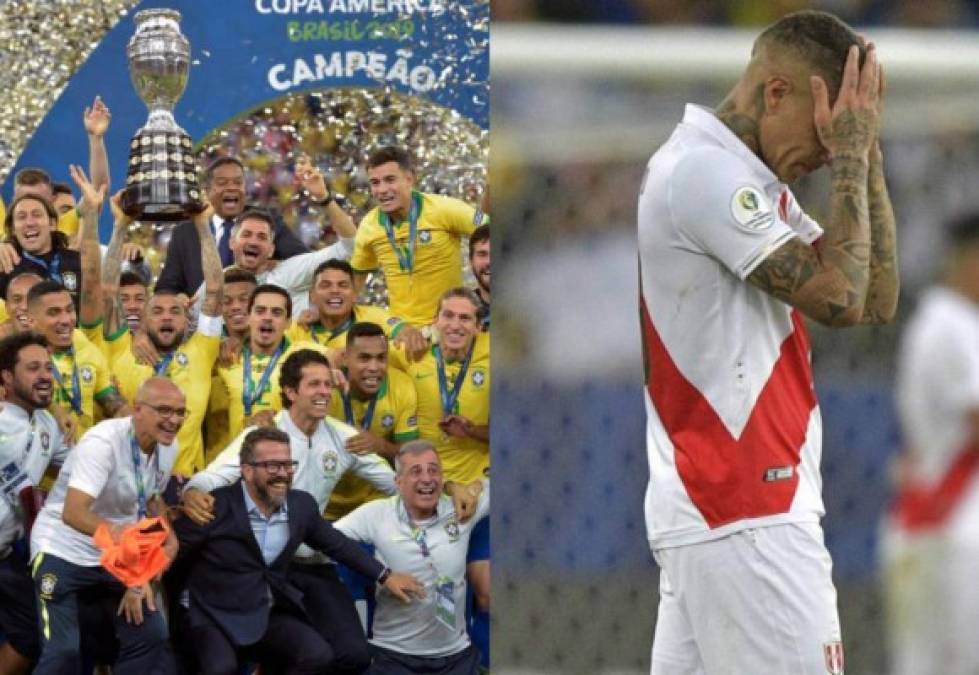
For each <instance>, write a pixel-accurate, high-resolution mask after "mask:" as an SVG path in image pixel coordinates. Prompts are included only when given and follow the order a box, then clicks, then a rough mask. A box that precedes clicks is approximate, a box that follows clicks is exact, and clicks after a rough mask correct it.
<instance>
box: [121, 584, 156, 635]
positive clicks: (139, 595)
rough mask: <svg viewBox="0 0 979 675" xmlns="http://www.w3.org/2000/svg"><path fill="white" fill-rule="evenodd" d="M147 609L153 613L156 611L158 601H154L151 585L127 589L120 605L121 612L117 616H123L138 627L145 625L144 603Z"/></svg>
mask: <svg viewBox="0 0 979 675" xmlns="http://www.w3.org/2000/svg"><path fill="white" fill-rule="evenodd" d="M144 602H145V603H146V609H148V610H149V611H151V612H155V611H156V601H155V600H154V599H153V589H152V588H151V587H150V585H149V584H143V585H142V586H136V587H134V588H127V589H126V592H125V593H123V594H122V601H121V602H120V603H119V610H118V611H117V612H116V614H123V615H125V617H126V621H127V622H128V623H131V624H135V625H137V626H139V625H142V623H143V603H144Z"/></svg>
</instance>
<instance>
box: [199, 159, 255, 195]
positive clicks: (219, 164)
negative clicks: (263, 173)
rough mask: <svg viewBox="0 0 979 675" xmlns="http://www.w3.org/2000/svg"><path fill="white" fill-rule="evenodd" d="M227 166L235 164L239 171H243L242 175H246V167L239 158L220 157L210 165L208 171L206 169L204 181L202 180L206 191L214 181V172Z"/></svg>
mask: <svg viewBox="0 0 979 675" xmlns="http://www.w3.org/2000/svg"><path fill="white" fill-rule="evenodd" d="M226 164H234V165H235V166H237V167H238V168H239V169H241V173H242V174H244V173H245V165H244V164H242V162H241V160H240V159H238V158H237V157H233V156H231V155H225V156H224V157H218V158H217V159H215V160H214V161H212V162H211V163H210V164H208V165H207V168H206V169H204V180H202V181H201V183H202V185H203V186H204V188H205V189H207V188H208V186H210V185H211V181H212V180H213V179H214V172H215V171H217V170H218V169H220V168H221V167H222V166H224V165H226Z"/></svg>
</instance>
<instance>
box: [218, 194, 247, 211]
mask: <svg viewBox="0 0 979 675" xmlns="http://www.w3.org/2000/svg"><path fill="white" fill-rule="evenodd" d="M218 204H219V205H220V211H221V215H222V216H223V217H225V218H228V217H232V216H236V215H238V214H239V213H241V211H242V209H243V208H244V206H245V195H244V194H243V193H241V192H240V191H238V190H226V191H225V192H222V193H221V198H220V199H219V200H218Z"/></svg>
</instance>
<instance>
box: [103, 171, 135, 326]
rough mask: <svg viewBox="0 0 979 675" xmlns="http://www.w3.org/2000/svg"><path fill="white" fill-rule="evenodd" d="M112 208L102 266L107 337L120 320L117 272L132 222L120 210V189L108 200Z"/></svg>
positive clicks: (120, 265) (104, 318)
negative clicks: (110, 233) (107, 242)
mask: <svg viewBox="0 0 979 675" xmlns="http://www.w3.org/2000/svg"><path fill="white" fill-rule="evenodd" d="M109 206H110V208H111V209H112V222H113V225H112V239H110V240H109V247H108V249H107V250H106V252H105V265H104V266H103V267H102V299H103V300H102V320H103V322H104V323H103V324H102V332H103V334H104V335H105V336H106V337H108V336H110V335H115V334H116V333H117V332H118V330H119V323H120V322H121V321H122V308H121V307H120V306H119V273H120V271H121V270H122V245H123V244H125V243H126V230H128V229H129V225H130V224H131V223H132V222H133V219H132V218H130V217H129V216H127V215H126V214H125V213H124V212H123V210H122V190H120V191H119V192H117V193H115V194H114V195H112V198H111V199H110V200H109Z"/></svg>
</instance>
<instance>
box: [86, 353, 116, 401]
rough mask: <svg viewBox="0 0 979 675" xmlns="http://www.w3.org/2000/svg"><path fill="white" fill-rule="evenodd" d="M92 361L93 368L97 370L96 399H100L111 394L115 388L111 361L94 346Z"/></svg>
mask: <svg viewBox="0 0 979 675" xmlns="http://www.w3.org/2000/svg"><path fill="white" fill-rule="evenodd" d="M91 360H92V368H94V369H95V389H94V391H95V396H96V398H98V397H100V396H104V395H105V394H107V393H109V391H110V390H113V389H115V387H114V385H113V384H112V377H111V373H110V372H109V360H108V359H106V358H105V354H103V353H102V352H101V351H99V350H98V349H97V348H95V347H94V346H93V349H92V356H91Z"/></svg>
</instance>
